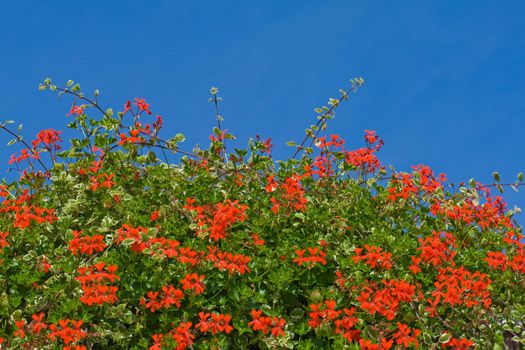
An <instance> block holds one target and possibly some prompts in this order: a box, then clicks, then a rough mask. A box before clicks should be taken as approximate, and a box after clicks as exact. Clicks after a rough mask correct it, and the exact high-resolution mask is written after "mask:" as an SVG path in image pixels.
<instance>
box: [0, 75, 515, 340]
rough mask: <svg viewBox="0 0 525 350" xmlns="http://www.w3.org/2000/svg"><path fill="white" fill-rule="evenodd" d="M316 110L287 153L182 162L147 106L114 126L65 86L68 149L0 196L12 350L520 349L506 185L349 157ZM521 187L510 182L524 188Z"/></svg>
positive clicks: (138, 103)
mask: <svg viewBox="0 0 525 350" xmlns="http://www.w3.org/2000/svg"><path fill="white" fill-rule="evenodd" d="M362 83H363V81H362V79H360V78H358V79H353V80H352V81H351V87H350V88H349V89H348V90H341V96H340V98H338V99H330V101H329V104H328V106H325V107H321V108H319V109H317V110H316V112H317V113H318V120H317V123H316V124H314V125H312V126H311V127H310V128H308V129H307V130H306V135H305V138H304V139H303V140H302V142H300V143H298V144H295V143H293V142H292V143H290V146H292V147H294V148H293V150H294V152H295V154H293V156H291V157H290V158H288V159H285V160H279V161H276V160H274V159H273V158H272V155H271V148H272V145H271V140H270V139H266V140H265V139H261V138H259V137H256V138H254V139H250V140H249V142H248V145H247V147H246V149H237V148H233V147H232V145H231V142H229V141H228V140H230V139H232V138H233V135H231V134H229V133H228V132H227V131H226V130H224V129H223V128H221V122H222V117H221V116H220V114H219V108H218V107H219V102H220V98H219V97H218V95H217V94H218V91H217V89H215V88H213V89H212V90H211V93H212V96H211V99H210V101H211V102H212V103H213V104H214V105H215V107H216V119H217V121H216V122H217V126H216V127H215V128H214V129H213V133H212V135H211V136H210V146H209V148H206V149H204V148H199V147H197V148H195V149H193V150H192V151H187V150H186V151H184V150H183V148H181V146H180V145H181V143H182V142H183V141H184V136H183V135H181V134H176V135H174V136H173V137H169V135H168V136H165V135H164V134H163V129H162V127H163V120H162V117H160V116H155V115H154V114H153V113H152V111H151V108H150V105H149V104H148V103H147V102H146V100H145V99H143V98H135V99H134V100H131V101H128V102H126V103H125V104H124V106H123V107H122V108H119V111H113V110H112V109H105V108H102V107H101V105H100V104H99V102H98V97H99V96H98V95H99V93H98V91H95V93H94V96H92V97H91V96H88V95H87V94H85V93H84V92H82V91H81V89H80V86H79V85H78V84H75V83H73V82H71V81H69V82H68V83H67V84H66V85H65V86H64V87H58V86H56V85H54V84H53V83H52V82H51V80H50V79H46V80H45V81H44V82H43V83H42V84H41V85H40V88H41V90H51V91H53V92H55V93H59V94H61V95H64V97H66V96H67V97H70V98H71V99H72V103H73V105H72V107H71V109H70V111H69V113H68V117H67V118H69V125H68V127H69V128H72V129H76V130H78V135H79V137H78V138H75V139H71V140H69V141H70V142H69V144H68V143H67V142H62V139H61V133H60V132H59V131H56V130H52V129H48V130H42V131H41V132H40V133H38V135H37V136H36V138H35V139H34V140H33V141H31V142H26V141H25V140H24V138H23V137H22V135H21V133H20V130H18V131H16V130H15V129H12V128H11V126H10V122H5V123H3V124H1V125H0V128H2V129H3V130H4V131H5V132H6V133H7V134H10V135H11V136H13V140H12V141H11V142H10V143H11V144H17V145H20V146H21V147H20V149H19V150H18V151H17V152H16V153H15V154H13V155H12V156H11V158H10V160H9V163H10V164H11V165H12V167H14V168H16V169H18V170H19V171H20V177H19V179H18V180H17V181H13V182H10V183H8V182H5V181H4V183H3V184H2V185H1V186H0V197H1V198H2V199H1V204H0V343H1V345H0V348H2V349H70V350H71V349H74V350H81V349H150V350H160V349H230V348H231V349H259V348H261V349H264V348H268V349H276V348H296V349H329V348H332V349H404V348H409V349H410V348H422V349H443V348H445V349H447V348H449V349H467V348H481V349H503V348H505V347H506V346H513V347H516V348H517V346H519V343H520V342H521V343H522V344H523V343H525V333H524V325H523V320H524V319H525V303H524V301H525V293H524V290H525V279H524V274H525V247H524V241H523V235H522V229H521V228H520V227H519V226H518V225H517V223H516V222H515V221H513V215H514V214H515V212H516V210H514V211H509V210H507V208H506V205H505V202H504V200H503V199H502V198H501V197H500V196H499V195H498V193H494V192H495V191H497V190H502V189H503V187H504V184H500V183H499V181H500V180H499V177H498V175H497V174H494V175H495V180H494V183H492V184H487V185H483V184H480V183H477V182H475V181H473V180H472V181H470V182H469V183H467V184H463V183H462V184H459V185H458V186H454V185H452V184H450V183H447V180H446V178H445V175H443V174H436V173H435V172H434V171H433V170H432V169H430V168H429V167H428V166H423V165H419V166H415V167H413V169H411V170H410V171H408V172H397V171H395V170H394V169H393V168H390V170H387V168H386V167H385V166H384V165H382V164H381V163H380V160H379V158H378V152H379V151H380V149H381V148H382V146H383V141H382V140H381V138H380V137H379V136H378V134H377V133H376V132H374V131H365V136H364V142H363V146H362V147H361V148H359V149H356V150H351V149H347V146H346V145H345V141H344V140H343V138H342V137H340V136H338V135H333V134H330V135H326V134H325V129H326V127H327V123H328V121H329V120H330V119H332V118H333V117H334V115H335V110H336V109H337V107H338V106H339V105H340V104H341V103H342V102H343V101H344V100H346V99H348V97H349V95H350V94H351V93H353V92H355V91H356V90H357V88H358V87H359V86H360V85H361V84H362ZM522 181H523V178H522V175H521V174H519V175H518V180H517V181H516V183H513V184H509V185H512V186H518V185H520V184H521V182H522Z"/></svg>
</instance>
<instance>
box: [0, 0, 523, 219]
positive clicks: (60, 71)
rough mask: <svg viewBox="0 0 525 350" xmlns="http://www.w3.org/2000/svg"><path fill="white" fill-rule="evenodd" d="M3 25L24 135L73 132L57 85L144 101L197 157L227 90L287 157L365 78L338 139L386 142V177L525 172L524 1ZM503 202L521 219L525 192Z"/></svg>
mask: <svg viewBox="0 0 525 350" xmlns="http://www.w3.org/2000/svg"><path fill="white" fill-rule="evenodd" d="M2 13H3V16H2V21H0V47H1V48H2V54H1V55H0V67H1V68H0V70H1V74H0V76H1V77H2V83H1V85H0V96H1V99H2V104H1V107H0V119H3V120H5V119H15V120H17V121H18V122H21V123H24V124H25V126H26V128H25V131H26V133H27V135H28V137H33V135H34V134H35V133H36V132H37V131H38V130H39V129H41V128H49V127H53V128H56V129H60V130H64V129H65V123H66V121H67V118H66V116H65V114H66V113H67V109H68V106H69V105H70V101H69V100H68V101H66V100H64V101H57V100H56V98H55V97H54V96H52V95H51V94H49V93H48V92H45V93H42V92H39V91H38V90H37V85H38V82H40V81H41V80H42V79H43V78H44V77H47V76H49V77H52V78H53V79H54V81H56V82H60V83H63V82H65V81H66V80H68V79H74V80H75V81H78V82H79V83H81V85H82V88H83V89H84V90H86V91H92V90H94V89H95V88H99V89H100V91H101V94H102V98H101V103H102V104H103V105H106V106H112V107H116V108H121V106H122V104H123V102H124V101H125V100H127V99H129V98H133V97H136V96H137V97H145V98H147V100H148V101H150V102H151V105H152V109H153V111H154V112H155V113H158V114H161V115H163V116H164V117H165V118H166V120H167V126H168V128H169V129H170V130H172V131H173V133H175V132H183V133H185V134H186V135H187V137H188V141H187V143H186V147H187V148H191V146H192V145H193V144H194V143H196V142H201V143H204V142H206V139H207V136H208V135H209V133H210V130H211V127H212V126H213V123H214V121H213V111H212V106H211V105H210V104H209V103H208V102H207V98H208V93H209V88H210V87H211V86H218V87H219V88H220V93H221V95H222V97H223V98H224V104H223V107H222V114H223V115H224V116H225V118H226V120H225V123H224V125H225V127H227V128H229V130H230V131H232V132H233V133H234V134H235V135H236V136H237V137H238V138H239V139H240V140H245V139H247V138H248V137H249V136H254V135H255V134H256V133H259V134H261V136H264V137H269V136H271V137H272V139H273V142H274V144H275V147H274V154H275V155H276V156H277V157H285V156H287V155H289V154H290V152H291V149H289V148H288V147H286V145H285V143H286V141H288V140H300V139H301V137H302V135H303V132H304V128H305V127H306V126H308V125H309V124H310V123H312V122H313V121H314V113H313V108H315V107H317V106H320V105H322V104H324V103H326V101H327V99H328V98H329V97H332V96H333V97H335V96H336V95H337V92H338V88H339V87H346V86H348V84H347V83H348V80H349V79H350V78H352V77H354V76H362V77H364V78H365V80H366V85H365V87H364V88H363V89H362V90H360V91H359V93H358V94H357V95H355V96H354V97H352V100H351V101H350V102H349V103H348V104H345V105H344V106H343V107H342V108H341V109H340V110H339V112H338V115H337V118H336V120H335V121H334V122H333V123H332V124H331V125H330V128H329V131H330V132H333V133H339V134H341V135H342V136H343V137H345V138H346V139H347V142H349V143H350V144H351V145H355V146H357V145H359V144H360V143H361V141H362V133H363V130H364V129H375V130H377V131H378V133H379V134H380V135H381V136H382V137H383V138H384V140H385V147H384V149H383V151H382V156H381V160H382V161H383V162H384V163H387V164H392V165H393V166H394V167H395V168H396V169H398V170H409V167H410V166H411V165H416V164H420V163H423V164H427V165H430V166H431V167H432V168H433V169H434V170H435V171H437V172H445V173H446V174H447V175H448V177H449V178H450V179H451V180H452V181H454V182H459V181H462V180H465V181H467V180H468V179H469V178H471V177H474V178H476V179H477V180H480V181H483V182H488V181H491V173H492V172H493V171H495V170H498V171H499V172H500V173H501V175H502V180H503V181H509V182H511V181H514V179H515V177H516V174H517V173H518V172H519V171H525V153H524V149H523V148H524V146H525V141H524V140H525V138H524V133H525V74H524V72H525V27H524V25H523V24H524V23H525V2H523V1H484V0H477V1H467V0H465V1H421V0H412V1H373V0H366V1H365V0H362V1H349V0H344V1H331V0H326V1H284V0H279V1H270V0H267V1H227V0H222V1H174V0H171V1H152V0H150V1H132V0H126V1H116V0H112V1H96V0H94V1H24V0H18V1H5V2H3V4H2ZM67 135H68V134H66V135H65V136H66V137H67ZM0 140H2V144H5V142H7V141H8V138H7V136H0ZM0 147H2V148H1V150H2V154H3V155H4V156H3V158H4V160H5V162H4V163H3V164H7V159H8V157H9V155H10V154H11V153H12V151H14V150H7V149H6V148H5V147H4V146H0ZM5 168H7V165H6V166H5V167H0V169H1V172H2V173H3V172H4V169H5ZM2 176H3V175H2ZM506 198H507V199H508V200H509V202H510V207H513V205H514V204H517V205H518V206H520V207H523V208H524V210H525V188H523V189H522V191H521V192H520V193H513V192H512V190H509V192H508V194H507V195H506ZM523 216H525V215H524V214H522V215H521V218H520V222H522V223H523V222H524V220H523Z"/></svg>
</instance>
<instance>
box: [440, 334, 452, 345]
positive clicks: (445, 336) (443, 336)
mask: <svg viewBox="0 0 525 350" xmlns="http://www.w3.org/2000/svg"><path fill="white" fill-rule="evenodd" d="M450 338H452V335H451V334H450V333H443V334H441V336H440V337H439V342H440V343H441V344H445V343H448V342H449V341H450Z"/></svg>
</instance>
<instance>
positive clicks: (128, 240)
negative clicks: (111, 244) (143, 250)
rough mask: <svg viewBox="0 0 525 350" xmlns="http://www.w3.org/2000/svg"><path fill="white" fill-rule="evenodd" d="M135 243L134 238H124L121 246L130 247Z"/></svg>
mask: <svg viewBox="0 0 525 350" xmlns="http://www.w3.org/2000/svg"><path fill="white" fill-rule="evenodd" d="M135 242H136V239H135V238H126V239H125V240H123V241H122V243H121V244H122V245H123V246H128V245H132V244H133V243H135Z"/></svg>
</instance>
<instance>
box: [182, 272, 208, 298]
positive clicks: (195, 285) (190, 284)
mask: <svg viewBox="0 0 525 350" xmlns="http://www.w3.org/2000/svg"><path fill="white" fill-rule="evenodd" d="M202 280H204V275H200V276H199V275H198V274H196V273H192V274H188V275H186V277H184V278H183V279H182V280H181V281H180V283H181V284H182V289H184V290H188V289H193V290H194V291H195V294H201V293H203V292H204V283H203V282H202Z"/></svg>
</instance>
